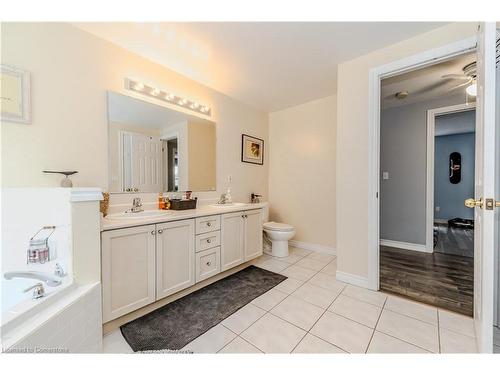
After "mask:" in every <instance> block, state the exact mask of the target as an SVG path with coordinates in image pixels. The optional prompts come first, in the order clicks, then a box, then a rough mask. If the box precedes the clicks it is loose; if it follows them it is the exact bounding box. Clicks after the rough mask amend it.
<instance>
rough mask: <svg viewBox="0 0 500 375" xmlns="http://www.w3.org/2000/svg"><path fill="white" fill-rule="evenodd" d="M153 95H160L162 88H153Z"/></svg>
mask: <svg viewBox="0 0 500 375" xmlns="http://www.w3.org/2000/svg"><path fill="white" fill-rule="evenodd" d="M151 95H153V96H158V95H160V90H158V89H153V90H152V91H151Z"/></svg>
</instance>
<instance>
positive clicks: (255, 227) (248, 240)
mask: <svg viewBox="0 0 500 375" xmlns="http://www.w3.org/2000/svg"><path fill="white" fill-rule="evenodd" d="M244 215H245V218H244V219H245V227H244V229H245V241H244V242H245V243H244V246H245V262H247V261H249V260H251V259H254V258H257V257H259V256H261V255H262V211H261V210H252V211H245V213H244Z"/></svg>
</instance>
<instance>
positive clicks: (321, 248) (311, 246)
mask: <svg viewBox="0 0 500 375" xmlns="http://www.w3.org/2000/svg"><path fill="white" fill-rule="evenodd" d="M288 244H289V245H290V246H293V247H298V248H299V249H304V250H309V251H316V252H318V253H324V254H330V255H337V252H336V251H335V248H334V247H331V246H325V245H318V244H315V243H309V242H301V241H295V240H290V241H288Z"/></svg>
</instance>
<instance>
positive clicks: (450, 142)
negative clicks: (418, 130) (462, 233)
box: [434, 119, 475, 220]
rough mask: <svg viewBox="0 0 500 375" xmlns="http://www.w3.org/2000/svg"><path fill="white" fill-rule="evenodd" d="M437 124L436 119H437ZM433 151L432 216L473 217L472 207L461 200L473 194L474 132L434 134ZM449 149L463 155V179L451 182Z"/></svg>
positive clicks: (448, 217) (450, 217) (449, 217)
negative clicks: (437, 209) (435, 135)
mask: <svg viewBox="0 0 500 375" xmlns="http://www.w3.org/2000/svg"><path fill="white" fill-rule="evenodd" d="M436 125H438V119H436ZM435 141H436V142H435V155H434V208H436V207H440V210H439V211H436V210H434V218H435V219H444V220H449V219H453V218H455V217H460V218H463V219H473V218H474V209H472V208H467V207H465V206H464V200H465V199H467V198H471V197H474V146H475V134H474V133H465V134H454V135H445V136H440V137H436V138H435ZM452 152H459V153H460V154H461V155H462V179H461V181H460V182H459V183H458V184H452V183H450V178H449V158H450V154H451V153H452Z"/></svg>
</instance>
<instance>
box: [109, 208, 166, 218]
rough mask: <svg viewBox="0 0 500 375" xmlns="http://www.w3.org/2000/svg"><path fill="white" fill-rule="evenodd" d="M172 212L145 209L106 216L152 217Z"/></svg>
mask: <svg viewBox="0 0 500 375" xmlns="http://www.w3.org/2000/svg"><path fill="white" fill-rule="evenodd" d="M171 214H172V212H170V211H164V210H146V211H141V212H120V213H118V214H111V215H108V216H106V219H109V220H129V219H153V218H156V217H163V216H168V215H171Z"/></svg>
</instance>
